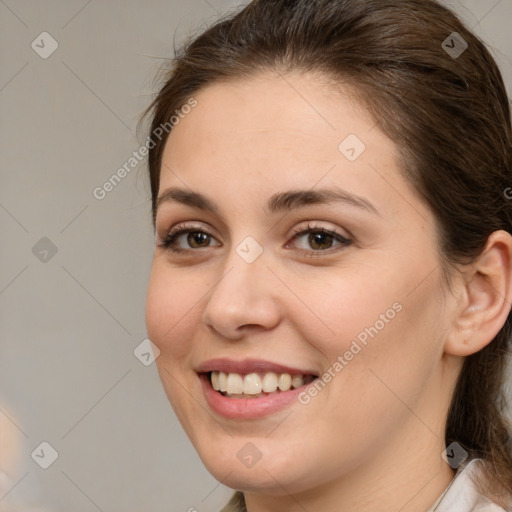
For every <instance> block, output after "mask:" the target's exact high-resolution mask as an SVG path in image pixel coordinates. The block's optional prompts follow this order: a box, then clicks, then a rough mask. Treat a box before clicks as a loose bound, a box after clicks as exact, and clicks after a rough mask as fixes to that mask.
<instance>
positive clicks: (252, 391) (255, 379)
mask: <svg viewBox="0 0 512 512" xmlns="http://www.w3.org/2000/svg"><path fill="white" fill-rule="evenodd" d="M262 388H263V383H262V382H261V377H260V376H259V375H258V374H257V373H249V375H246V376H245V378H244V395H258V394H259V393H261V390H262Z"/></svg>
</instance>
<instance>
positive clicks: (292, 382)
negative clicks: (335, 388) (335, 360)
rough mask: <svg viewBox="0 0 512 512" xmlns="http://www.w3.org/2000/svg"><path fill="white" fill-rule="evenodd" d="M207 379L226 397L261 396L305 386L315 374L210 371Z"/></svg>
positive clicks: (314, 377) (313, 378) (312, 379)
mask: <svg viewBox="0 0 512 512" xmlns="http://www.w3.org/2000/svg"><path fill="white" fill-rule="evenodd" d="M206 375H207V377H208V380H209V382H210V384H211V386H212V387H213V389H214V390H215V391H217V392H218V393H220V394H221V395H223V396H225V397H227V398H262V397H265V396H269V395H273V394H279V393H284V392H286V391H290V390H292V389H298V388H301V387H303V386H307V385H308V384H310V383H311V382H313V381H314V380H315V379H316V378H318V377H317V376H316V375H311V374H307V375H304V374H293V375H292V374H290V373H275V372H265V373H256V372H254V373H248V374H240V373H226V372H220V371H211V372H208V373H207V374H206Z"/></svg>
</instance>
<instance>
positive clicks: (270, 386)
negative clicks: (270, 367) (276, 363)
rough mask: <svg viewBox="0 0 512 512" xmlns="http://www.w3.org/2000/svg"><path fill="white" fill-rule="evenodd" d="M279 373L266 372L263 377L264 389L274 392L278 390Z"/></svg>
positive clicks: (267, 391)
mask: <svg viewBox="0 0 512 512" xmlns="http://www.w3.org/2000/svg"><path fill="white" fill-rule="evenodd" d="M277 379H278V377H277V374H276V373H274V372H269V373H266V374H265V376H264V377H263V391H265V393H272V392H273V391H276V390H277Z"/></svg>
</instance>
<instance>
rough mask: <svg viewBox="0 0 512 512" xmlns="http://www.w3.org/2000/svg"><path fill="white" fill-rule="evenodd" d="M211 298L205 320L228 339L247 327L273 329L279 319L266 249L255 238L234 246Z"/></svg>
mask: <svg viewBox="0 0 512 512" xmlns="http://www.w3.org/2000/svg"><path fill="white" fill-rule="evenodd" d="M222 269H223V272H222V275H220V276H219V278H218V280H217V282H216V284H215V285H214V286H213V289H212V290H211V293H210V294H209V295H208V298H207V302H206V305H205V307H204V310H203V321H204V322H205V323H206V324H208V325H210V326H212V327H214V328H215V329H216V330H217V331H219V332H220V333H221V334H223V335H224V336H226V337H233V336H238V335H239V333H238V334H237V330H238V328H239V327H242V326H243V325H260V326H264V327H267V328H268V327H270V326H272V324H274V323H275V322H276V320H277V317H278V308H277V304H276V302H275V297H274V295H273V289H274V288H275V287H274V286H273V285H272V284H271V283H270V279H271V276H272V273H271V272H269V270H268V269H267V261H266V258H265V254H264V250H263V247H262V246H261V245H260V244H259V243H258V242H257V241H256V239H255V238H253V237H251V236H247V237H245V238H244V239H243V240H242V241H241V242H240V243H239V244H238V245H233V246H232V247H231V250H230V253H229V255H228V256H227V257H226V260H225V264H224V265H223V266H222Z"/></svg>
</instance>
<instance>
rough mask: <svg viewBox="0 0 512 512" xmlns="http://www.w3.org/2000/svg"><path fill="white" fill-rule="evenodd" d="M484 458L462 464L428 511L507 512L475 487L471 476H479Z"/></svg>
mask: <svg viewBox="0 0 512 512" xmlns="http://www.w3.org/2000/svg"><path fill="white" fill-rule="evenodd" d="M481 463H482V459H479V458H474V459H471V460H470V461H469V462H468V463H467V464H466V465H465V466H463V467H462V466H461V467H460V468H459V469H458V470H457V473H456V474H455V476H454V478H453V480H452V481H451V482H450V484H449V485H448V487H447V488H446V489H445V490H444V492H443V494H441V496H439V498H437V500H436V501H435V503H434V504H433V505H432V507H431V508H429V509H428V510H427V512H434V511H435V512H506V511H505V509H503V508H501V507H500V506H498V505H496V504H495V503H492V502H491V501H490V500H489V499H487V498H486V497H485V496H483V495H482V494H480V493H479V492H478V491H477V490H476V489H475V484H474V483H473V481H472V480H471V477H472V476H473V477H475V480H476V478H477V477H478V475H479V473H480V469H481V468H480V465H481Z"/></svg>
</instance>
